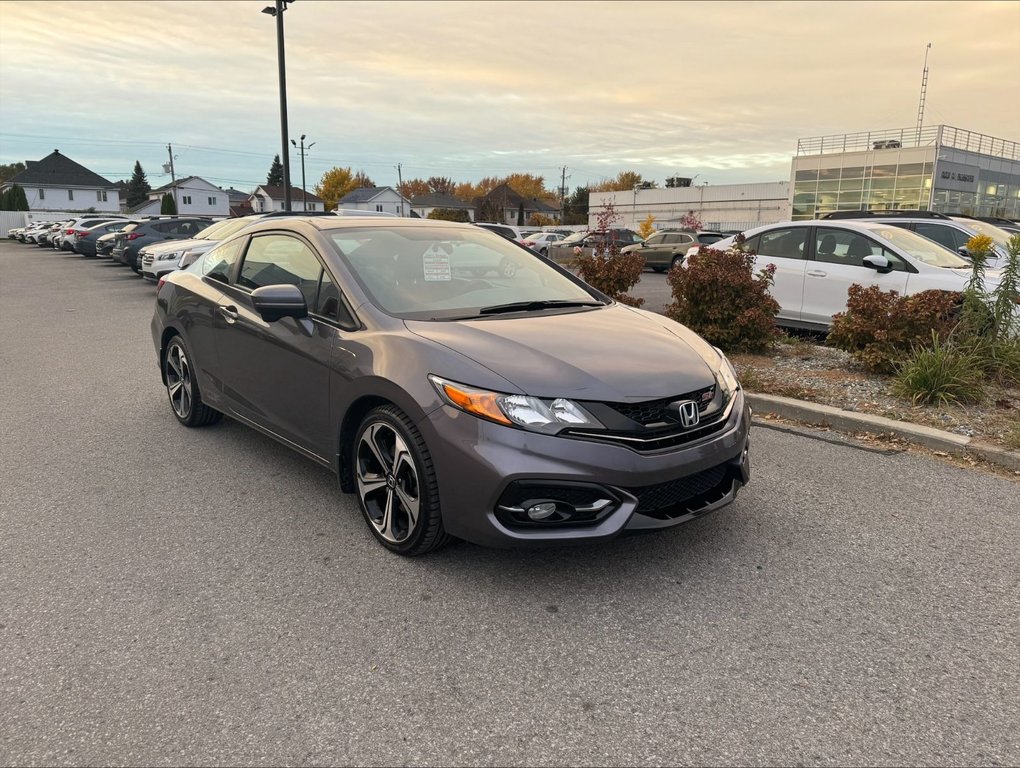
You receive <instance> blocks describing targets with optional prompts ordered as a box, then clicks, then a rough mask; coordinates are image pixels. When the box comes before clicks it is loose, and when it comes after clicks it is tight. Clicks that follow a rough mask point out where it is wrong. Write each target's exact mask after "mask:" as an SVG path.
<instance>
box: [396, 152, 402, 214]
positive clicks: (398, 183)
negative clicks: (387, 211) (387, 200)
mask: <svg viewBox="0 0 1020 768" xmlns="http://www.w3.org/2000/svg"><path fill="white" fill-rule="evenodd" d="M400 168H401V164H400V163H397V194H398V195H400V215H401V216H403V215H404V192H403V190H402V189H401V188H402V187H403V186H404V177H403V175H402V174H401V172H400Z"/></svg>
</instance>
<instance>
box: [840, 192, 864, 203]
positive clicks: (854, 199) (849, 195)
mask: <svg viewBox="0 0 1020 768" xmlns="http://www.w3.org/2000/svg"><path fill="white" fill-rule="evenodd" d="M847 203H853V204H854V205H855V206H857V207H860V205H861V190H859V189H858V190H856V191H853V190H851V191H849V192H847V191H840V193H839V204H840V205H845V204H847Z"/></svg>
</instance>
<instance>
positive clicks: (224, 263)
mask: <svg viewBox="0 0 1020 768" xmlns="http://www.w3.org/2000/svg"><path fill="white" fill-rule="evenodd" d="M243 247H244V238H243V237H239V238H237V239H236V240H231V241H230V242H229V243H224V244H223V245H218V246H216V247H215V248H213V249H212V250H211V251H209V253H207V254H206V255H205V257H204V258H202V259H199V260H198V261H196V262H195V265H196V266H197V269H198V270H199V271H201V273H202V274H203V275H207V276H208V277H214V278H216V279H218V280H222V281H223V282H227V281H228V280H230V275H231V273H232V272H233V271H234V265H235V264H237V260H238V259H239V258H240V257H241V249H242V248H243Z"/></svg>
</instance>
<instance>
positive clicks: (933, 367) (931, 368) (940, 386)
mask: <svg viewBox="0 0 1020 768" xmlns="http://www.w3.org/2000/svg"><path fill="white" fill-rule="evenodd" d="M981 368H982V366H981V363H980V360H979V359H978V358H977V357H976V356H975V355H974V353H973V352H972V351H970V350H969V349H964V348H961V347H960V346H958V345H957V344H956V343H955V342H954V341H953V340H952V339H950V340H945V339H940V338H939V337H938V334H937V333H935V332H932V335H931V343H930V345H928V346H918V347H915V348H914V350H913V351H912V353H911V354H910V356H909V357H908V358H907V359H906V360H904V361H903V362H902V363H900V364H899V366H898V367H897V371H896V377H895V378H894V379H893V383H892V390H893V392H894V393H895V394H897V395H899V396H900V397H905V398H907V399H909V400H910V401H911V402H912V403H914V405H917V404H918V403H929V404H937V405H951V404H956V403H961V404H962V403H976V402H978V401H979V400H981V398H982V397H984V388H983V386H982V383H983V381H984V374H983V372H982V370H981Z"/></svg>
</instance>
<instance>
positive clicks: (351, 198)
mask: <svg viewBox="0 0 1020 768" xmlns="http://www.w3.org/2000/svg"><path fill="white" fill-rule="evenodd" d="M337 208H345V209H348V210H351V209H353V210H357V211H375V212H376V213H392V214H393V215H394V216H409V215H410V214H411V201H410V200H408V199H407V198H406V197H404V196H403V195H402V194H400V193H399V192H397V190H395V189H394V188H393V187H360V188H359V189H355V190H352V191H351V192H348V193H347V194H346V195H344V196H343V198H342V199H341V200H340V202H339V204H338V205H337Z"/></svg>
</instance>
